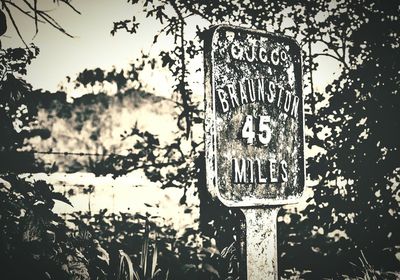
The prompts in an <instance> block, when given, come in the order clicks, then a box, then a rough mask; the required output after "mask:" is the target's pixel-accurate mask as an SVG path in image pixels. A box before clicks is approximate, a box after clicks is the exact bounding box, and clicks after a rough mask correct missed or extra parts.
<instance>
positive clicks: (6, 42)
mask: <svg viewBox="0 0 400 280" xmlns="http://www.w3.org/2000/svg"><path fill="white" fill-rule="evenodd" d="M47 2H48V1H47ZM50 2H53V1H50ZM39 3H40V4H42V3H43V2H39ZM44 4H46V3H43V4H42V5H44ZM50 4H51V3H50ZM72 4H74V6H75V7H76V8H77V9H78V10H79V11H80V12H81V13H82V14H81V15H79V14H77V13H75V12H73V11H72V10H71V9H70V8H69V7H67V6H65V5H64V4H62V3H60V7H58V8H56V9H54V10H53V11H51V15H52V16H53V17H54V18H55V19H57V20H58V21H59V23H60V24H61V25H62V26H63V27H64V28H65V29H66V30H67V31H68V32H69V33H70V34H72V35H73V36H74V37H75V38H69V37H67V36H65V35H64V34H62V33H60V32H59V31H57V30H55V29H53V28H51V27H50V26H49V25H43V24H42V25H40V26H39V33H38V34H37V36H36V37H35V38H33V39H32V37H33V35H34V33H35V32H34V25H33V21H32V20H31V19H29V18H27V17H26V16H25V15H22V14H21V13H19V12H18V11H16V10H15V11H14V14H15V15H16V21H17V22H18V23H19V25H20V29H21V32H22V34H23V37H24V39H25V40H26V41H27V42H33V43H35V44H36V45H37V46H38V47H39V48H40V54H39V56H38V58H37V59H35V60H34V61H33V62H32V65H31V66H30V67H29V68H28V75H27V80H28V81H29V82H30V83H31V84H32V85H33V87H34V88H44V89H48V90H51V91H54V90H56V89H57V87H58V84H59V83H60V82H61V81H62V80H64V79H65V77H66V76H67V75H70V76H72V77H73V76H74V75H76V74H77V73H78V72H80V71H82V70H83V69H85V68H95V67H100V68H104V69H111V68H112V66H113V65H115V66H117V67H118V68H120V67H124V66H127V65H128V63H129V62H131V61H133V60H134V59H135V58H136V57H139V55H140V51H141V50H142V49H143V50H147V49H148V48H149V47H150V46H151V43H152V41H153V35H154V34H155V32H156V31H157V30H158V28H159V27H160V26H159V25H158V24H155V21H154V20H149V19H146V18H145V17H144V15H143V13H142V12H141V11H140V10H139V11H138V10H137V9H135V7H134V6H133V5H131V4H129V3H127V1H122V0H118V1H112V3H111V1H109V0H85V1H72ZM133 15H135V16H136V19H137V20H138V21H140V22H142V25H141V26H140V29H139V32H138V34H134V35H131V34H128V33H127V32H124V31H121V32H117V33H116V35H115V36H112V35H111V34H110V31H111V29H112V27H113V22H114V21H118V20H124V19H131V18H132V16H133ZM8 26H9V28H8V31H7V34H6V35H7V36H8V37H3V38H2V44H3V47H12V46H22V42H21V40H20V39H19V38H18V36H17V35H16V33H15V31H14V29H13V28H12V26H11V23H10V22H8Z"/></svg>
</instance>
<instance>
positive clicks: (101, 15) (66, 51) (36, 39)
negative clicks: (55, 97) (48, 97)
mask: <svg viewBox="0 0 400 280" xmlns="http://www.w3.org/2000/svg"><path fill="white" fill-rule="evenodd" d="M16 3H18V1H16ZM39 4H40V5H43V6H41V7H43V8H46V9H47V8H48V7H51V8H52V10H51V11H50V13H51V15H52V16H53V17H54V18H55V19H56V20H57V21H58V22H59V23H60V24H61V25H62V26H63V27H64V28H65V29H66V30H67V31H68V32H69V33H70V34H72V35H73V36H74V38H70V37H68V36H66V35H64V34H62V33H61V32H59V31H57V30H55V29H54V28H52V27H50V26H49V25H43V24H41V25H39V33H38V34H37V35H36V36H34V35H35V27H34V23H33V21H32V19H29V18H28V17H26V16H25V15H23V14H21V13H20V12H18V11H17V10H12V12H13V15H14V16H15V19H16V22H17V23H18V26H19V27H20V29H21V33H22V36H23V37H24V39H25V41H26V42H27V43H30V42H33V43H34V44H35V45H36V46H37V47H39V49H40V54H39V55H38V57H37V58H36V59H35V60H33V61H32V64H31V65H30V66H29V67H28V69H27V71H28V74H27V76H26V80H27V81H28V82H29V83H30V84H32V86H33V88H34V89H38V88H42V89H45V90H49V91H51V92H54V91H57V90H58V89H59V88H60V84H61V83H62V82H63V81H65V80H66V76H70V77H72V78H73V77H75V76H76V75H77V74H78V73H79V72H81V71H83V70H84V69H85V68H87V69H93V68H96V67H100V68H102V69H105V70H111V69H112V67H113V66H115V67H116V68H118V69H121V68H124V67H126V66H128V65H129V63H130V62H133V61H134V60H135V59H136V58H139V57H140V54H141V51H144V52H150V53H151V54H153V55H157V54H158V53H159V52H160V50H162V49H164V48H165V49H170V48H171V47H172V46H173V44H174V42H173V38H172V37H171V36H169V37H168V36H161V37H160V38H159V42H158V43H157V44H156V45H153V44H152V42H153V36H154V34H156V32H157V31H158V30H160V29H161V28H162V27H163V26H162V25H161V24H160V23H158V22H157V21H156V20H154V19H148V18H146V17H145V14H144V13H143V12H142V11H141V8H140V7H139V6H137V5H136V6H133V5H132V4H130V3H127V1H126V0H115V1H110V0H84V1H78V0H74V1H72V4H73V5H74V6H75V7H76V8H77V10H79V11H80V13H81V14H77V13H75V12H74V11H73V10H71V9H70V8H69V7H67V6H66V5H65V4H62V3H61V2H60V5H59V6H58V7H57V5H55V4H54V3H53V0H43V1H42V0H41V1H39ZM167 12H171V11H167ZM133 16H135V17H136V20H137V21H138V22H140V23H141V26H140V27H139V29H138V33H137V34H129V33H127V32H125V31H122V30H121V31H119V32H117V33H116V35H115V36H112V35H111V33H110V31H111V30H112V27H113V22H115V21H120V20H125V19H131V18H132V17H133ZM207 24H208V23H207V22H205V21H204V20H201V19H199V18H196V17H191V18H190V20H188V26H187V28H186V30H187V33H188V34H187V35H189V37H190V38H194V30H195V26H196V25H199V26H206V25H207ZM5 35H6V36H2V39H1V40H2V46H3V47H5V48H7V47H17V46H19V47H21V46H23V43H22V41H21V40H20V39H19V37H18V36H17V34H16V32H15V30H14V29H13V27H12V26H11V23H10V22H8V30H7V33H6V34H5ZM202 59H203V57H202V56H201V55H200V56H197V57H196V58H195V59H194V60H192V61H190V65H191V67H192V69H195V68H199V67H201V66H202V65H203V61H202ZM319 63H320V67H319V70H318V71H317V75H315V77H314V79H315V85H316V89H317V90H318V89H319V90H323V88H324V87H325V86H326V85H327V84H328V83H329V82H330V81H331V80H332V79H333V77H334V75H333V73H335V72H337V71H338V66H337V65H336V64H335V63H334V62H333V61H332V60H331V59H326V58H322V60H321V61H319ZM142 78H143V79H144V80H145V82H146V83H147V84H148V85H149V87H148V88H149V89H153V90H152V91H153V92H154V93H156V94H158V95H162V96H167V97H168V96H170V94H171V91H172V90H171V89H172V85H173V79H172V77H171V76H170V73H169V71H168V69H163V70H160V69H157V70H156V71H150V72H147V73H145V75H144V76H143V77H142ZM203 81H204V78H203V76H202V73H200V72H194V71H192V74H191V76H190V78H189V82H190V83H191V86H192V89H193V91H194V93H195V95H197V97H198V99H199V100H202V98H203V94H204V92H203ZM150 91H151V90H150ZM67 93H68V94H70V95H72V96H73V97H77V96H76V95H75V96H74V94H75V93H74V91H73V90H71V92H67ZM307 152H308V153H311V151H307ZM310 155H311V154H310Z"/></svg>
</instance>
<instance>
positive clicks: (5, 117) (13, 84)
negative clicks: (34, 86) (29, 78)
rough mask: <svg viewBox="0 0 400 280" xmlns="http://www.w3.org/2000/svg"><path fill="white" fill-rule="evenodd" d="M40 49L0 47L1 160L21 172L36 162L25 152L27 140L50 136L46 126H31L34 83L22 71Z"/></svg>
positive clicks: (5, 167) (4, 167)
mask: <svg viewBox="0 0 400 280" xmlns="http://www.w3.org/2000/svg"><path fill="white" fill-rule="evenodd" d="M38 52H39V50H38V49H37V48H36V47H35V46H31V48H15V49H5V50H3V49H2V50H0V63H1V67H2V69H1V73H0V75H1V77H0V78H1V80H0V133H1V135H2V137H1V139H0V154H1V157H2V160H1V162H0V170H1V171H3V172H4V171H12V172H22V171H24V170H26V169H27V168H29V169H28V170H32V169H33V170H34V169H35V168H38V167H39V166H38V165H37V164H36V162H35V160H34V157H33V155H32V154H29V153H23V152H21V150H22V149H23V148H24V147H25V145H26V143H25V140H26V139H28V138H31V137H34V136H39V137H42V138H47V137H49V131H48V130H47V129H35V128H34V127H32V126H31V124H32V122H33V121H34V120H35V115H36V112H35V109H36V108H35V107H33V106H31V104H30V102H29V93H30V92H31V85H30V84H28V83H27V82H25V81H24V80H23V78H22V75H24V74H26V67H27V65H28V64H30V63H31V61H32V59H34V58H35V57H36V55H37V54H38Z"/></svg>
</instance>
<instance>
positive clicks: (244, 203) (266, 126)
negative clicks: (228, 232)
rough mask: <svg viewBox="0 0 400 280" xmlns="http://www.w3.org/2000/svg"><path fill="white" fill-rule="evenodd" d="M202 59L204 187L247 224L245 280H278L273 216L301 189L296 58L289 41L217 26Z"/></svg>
mask: <svg viewBox="0 0 400 280" xmlns="http://www.w3.org/2000/svg"><path fill="white" fill-rule="evenodd" d="M204 53H205V79H206V81H205V91H206V98H205V101H206V115H205V134H206V135H205V143H206V172H207V185H208V188H209V189H210V191H211V192H213V193H214V194H215V195H216V196H218V198H219V199H220V200H221V202H222V203H224V204H225V205H226V206H229V207H240V208H241V210H242V211H243V213H244V215H245V217H246V240H247V241H246V243H247V247H246V251H247V277H248V279H250V280H256V279H259V280H261V279H263V280H265V279H277V278H278V273H277V247H276V246H277V245H276V244H277V242H276V217H277V212H278V210H279V207H280V206H281V205H284V204H290V203H296V202H297V201H298V200H299V198H300V197H301V195H302V193H303V189H304V135H303V124H304V115H303V95H302V75H301V50H300V47H299V46H298V45H297V44H296V42H295V41H294V40H293V39H290V38H288V37H284V36H281V35H276V34H272V33H267V32H263V31H257V30H252V29H245V28H239V27H232V26H228V25H219V26H216V27H214V28H212V29H211V30H210V31H209V36H208V40H207V41H206V42H205V48H204Z"/></svg>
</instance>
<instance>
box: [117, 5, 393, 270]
mask: <svg viewBox="0 0 400 280" xmlns="http://www.w3.org/2000/svg"><path fill="white" fill-rule="evenodd" d="M129 2H131V3H132V4H133V5H136V6H140V7H141V8H142V9H143V10H144V12H145V13H146V16H147V17H153V18H154V19H155V20H156V21H158V22H159V23H161V24H163V25H164V27H163V28H162V29H161V30H160V32H159V33H158V34H155V36H154V42H155V43H156V42H157V40H158V37H159V36H160V35H161V34H165V35H166V36H172V38H173V40H174V42H175V43H176V45H175V46H174V48H172V49H171V50H163V51H162V52H160V55H159V57H160V59H161V60H162V62H163V66H165V67H168V68H169V69H170V71H171V73H172V74H173V76H174V77H175V78H176V85H175V92H176V94H177V96H178V100H179V101H180V102H181V106H178V108H179V109H180V110H181V113H180V115H179V116H180V117H179V118H178V127H179V128H180V129H181V130H182V133H181V135H180V136H179V137H177V139H176V141H175V142H174V143H172V144H171V145H170V146H172V147H179V146H183V145H182V144H183V143H184V141H182V139H183V136H186V137H188V136H190V131H191V130H192V129H193V127H194V126H193V124H194V123H193V120H194V119H195V118H202V116H201V112H200V111H197V110H194V109H193V108H197V107H196V106H197V104H195V102H192V99H191V94H192V92H191V90H190V88H189V87H188V84H187V82H186V81H187V76H188V75H189V73H188V68H187V67H186V64H187V61H188V56H189V57H192V56H196V55H199V54H201V52H202V47H201V45H199V44H198V43H193V42H194V41H195V40H191V39H190V38H188V35H186V33H185V26H186V24H187V23H188V22H189V18H190V17H201V18H204V19H206V20H208V21H209V22H210V23H211V24H217V23H221V22H229V23H233V24H244V25H247V26H251V27H254V28H258V29H267V30H270V31H274V32H278V33H283V34H287V35H290V36H292V37H294V38H296V39H297V40H298V41H299V42H301V43H300V45H301V46H302V48H303V58H304V66H303V67H304V73H305V78H307V83H306V84H305V86H306V99H305V101H306V126H307V131H308V132H309V133H308V134H307V135H306V142H307V146H308V148H309V149H310V150H312V149H316V150H318V149H319V150H320V151H321V152H319V153H318V154H317V155H316V156H315V157H310V158H308V159H307V164H308V166H309V168H308V170H309V174H310V179H311V180H313V181H314V183H315V187H313V196H312V197H310V198H309V200H308V202H309V205H308V206H307V208H306V209H305V210H304V211H303V213H302V214H300V213H292V214H290V213H285V214H284V215H286V214H288V215H289V216H290V215H291V220H292V223H293V224H291V225H289V226H286V225H282V227H283V228H284V229H287V230H289V232H287V233H286V234H287V235H289V236H291V238H289V239H288V241H287V242H285V243H286V244H288V246H289V247H288V248H287V249H288V251H287V252H285V253H286V254H285V255H283V257H284V258H283V262H284V263H286V261H288V259H287V257H288V256H289V255H291V254H293V253H295V252H296V251H297V252H298V253H297V255H304V252H305V251H306V252H307V254H309V256H310V259H312V260H316V262H312V261H309V262H307V263H302V264H299V266H301V267H299V269H301V270H304V269H312V270H314V271H315V273H314V274H313V276H312V275H311V276H309V277H316V275H319V276H318V277H320V276H321V275H322V274H325V275H332V274H334V273H338V272H339V271H342V272H345V271H348V270H349V269H350V270H351V268H349V265H348V261H349V260H351V259H354V258H356V255H357V253H358V252H359V250H360V249H362V250H365V251H366V252H369V253H368V256H370V255H374V256H376V258H374V259H373V261H374V262H376V264H377V265H389V263H390V265H389V266H390V267H391V268H392V269H393V267H394V266H395V267H397V268H398V262H397V261H396V260H395V258H394V252H391V253H390V256H387V257H385V258H384V259H385V261H383V259H382V258H381V256H382V249H383V250H386V252H387V250H389V248H392V249H393V248H394V247H395V246H396V245H398V244H399V238H398V235H397V234H396V233H395V232H396V231H395V230H394V227H395V226H396V225H397V224H398V217H397V216H398V209H399V200H398V198H397V196H396V193H398V186H399V184H398V178H399V177H398V168H399V163H398V157H397V156H396V151H398V148H399V147H398V145H399V143H400V142H399V138H398V133H396V135H393V133H392V131H397V129H396V128H397V127H398V125H399V121H398V118H396V117H395V115H394V112H397V111H398V108H397V107H398V106H397V105H396V104H399V102H398V96H399V95H398V92H397V91H398V81H397V77H398V69H399V68H398V65H397V60H393V59H391V58H393V57H398V45H399V44H398V38H399V36H398V15H397V14H398V11H399V6H398V4H397V3H396V2H395V1H386V2H385V3H383V2H382V3H381V2H376V1H366V2H365V3H364V2H363V3H361V2H359V1H350V2H349V1H337V2H332V3H330V2H326V1H295V2H287V1H272V2H271V1H269V2H263V1H245V2H239V1H238V2H236V1H229V2H226V1H195V0H182V1H151V0H149V1H145V2H139V1H129ZM167 11H168V12H167ZM128 24H132V28H129V27H128ZM139 28H140V23H139V22H136V19H135V18H133V19H132V20H125V21H122V22H119V23H115V25H114V29H113V33H115V32H116V31H117V30H118V29H125V30H127V31H129V32H130V33H135V32H136V31H137V30H138V29H139ZM370 30H379V31H378V32H376V33H374V34H375V35H372V34H371V32H370ZM197 36H198V38H199V39H200V41H201V40H203V39H204V35H203V33H202V30H201V29H200V28H199V27H198V33H197ZM321 57H328V58H330V59H333V60H334V61H335V62H336V63H337V64H338V66H339V67H340V71H341V72H340V75H339V77H338V78H337V79H336V80H335V81H334V82H333V83H332V85H330V86H328V87H327V88H326V90H325V91H324V92H317V91H316V90H315V85H314V76H315V75H316V73H318V69H319V65H318V62H319V61H320V58H321ZM326 104H328V105H326ZM191 139H193V138H191ZM144 140H145V139H144ZM191 141H192V143H193V142H195V141H196V139H193V140H191ZM144 143H145V142H144ZM195 143H198V142H195ZM192 146H193V147H196V148H193V149H190V150H189V152H186V153H183V155H182V160H184V162H185V164H180V163H179V164H178V163H174V164H173V166H174V167H175V168H174V169H172V170H173V173H174V175H172V174H170V173H166V172H164V174H168V175H164V176H163V173H162V172H159V171H157V169H150V170H149V171H150V173H149V175H150V176H154V174H157V176H156V179H157V180H161V181H163V178H165V177H167V179H168V177H169V178H171V179H173V180H174V181H172V180H169V181H168V180H167V181H165V184H164V185H165V186H170V185H171V186H178V187H179V186H180V187H183V188H187V187H189V186H190V185H193V184H194V185H195V186H196V187H197V189H198V190H199V195H200V197H201V200H202V205H203V206H205V205H207V203H209V202H207V200H204V199H203V198H204V194H201V192H202V188H203V187H204V185H201V183H203V184H204V179H202V178H201V177H202V176H204V174H203V175H199V173H198V172H191V171H192V170H193V167H195V166H196V165H193V162H201V159H199V158H201V157H203V156H204V153H202V147H203V146H202V143H201V145H199V146H197V145H196V144H194V145H193V144H192ZM138 147H139V148H143V150H144V151H151V152H147V153H146V155H150V156H151V158H150V161H151V160H152V158H154V157H156V158H157V155H158V156H159V157H161V160H162V159H165V158H166V157H165V155H163V154H162V153H154V151H158V147H149V146H147V145H146V144H143V145H141V146H138ZM149 148H150V149H151V150H149ZM181 150H182V149H181ZM177 151H178V155H179V154H180V153H179V149H178V150H177ZM128 158H129V157H128ZM196 159H199V160H197V161H196ZM121 161H122V162H123V163H124V164H125V165H120V166H125V167H129V166H131V165H132V164H133V165H134V164H135V163H131V162H135V161H124V160H121ZM154 161H156V159H153V162H154ZM159 161H160V160H159ZM164 162H165V161H164ZM156 167H158V166H156ZM162 168H165V167H164V166H162ZM158 170H161V168H158ZM200 170H201V169H200ZM182 174H193V175H194V177H190V175H189V176H187V175H186V176H181V175H182ZM159 175H161V176H159ZM188 178H190V179H188ZM170 181H172V182H173V183H172V184H168V182H170ZM341 184H344V187H342V186H340V185H341ZM211 200H212V198H211ZM303 215H304V217H305V219H304V218H302V217H303ZM204 217H205V216H204V215H203V216H202V217H201V219H203V218H204ZM207 218H208V219H210V220H211V221H213V218H214V217H213V218H211V217H207ZM210 220H208V221H207V222H210ZM204 224H206V223H204V222H203V225H204ZM219 225H221V224H216V225H215V226H216V228H219ZM222 225H223V226H222V227H223V228H229V225H228V224H225V223H222ZM364 233H367V235H368V238H365V239H364V238H361V239H360V238H359V236H360V235H361V234H364ZM287 235H286V236H287ZM286 238H287V237H286ZM299 240H306V242H301V243H300V242H299ZM284 251H285V249H284ZM321 257H322V258H321ZM310 259H304V261H307V260H310ZM332 259H335V260H338V259H342V261H338V265H337V266H334V267H331V268H330V269H331V270H329V269H327V268H328V267H329V265H328V264H329V262H330V260H332ZM313 263H314V264H315V265H312V264H313ZM316 264H319V265H316ZM317 266H318V267H319V268H318V267H317Z"/></svg>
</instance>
